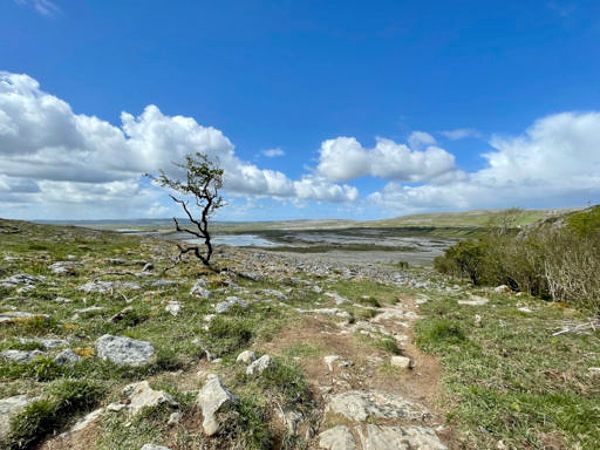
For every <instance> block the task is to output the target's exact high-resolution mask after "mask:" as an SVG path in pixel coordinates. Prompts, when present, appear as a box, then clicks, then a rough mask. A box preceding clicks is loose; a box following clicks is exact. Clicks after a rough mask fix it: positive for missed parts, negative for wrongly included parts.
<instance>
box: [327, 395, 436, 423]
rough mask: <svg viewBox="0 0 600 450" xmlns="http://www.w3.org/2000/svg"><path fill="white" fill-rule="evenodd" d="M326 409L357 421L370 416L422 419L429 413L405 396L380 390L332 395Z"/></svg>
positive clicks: (364, 419)
mask: <svg viewBox="0 0 600 450" xmlns="http://www.w3.org/2000/svg"><path fill="white" fill-rule="evenodd" d="M326 411H327V412H331V413H334V414H339V415H342V416H344V417H346V418H347V419H350V420H353V421H355V422H364V421H366V420H367V419H368V418H370V417H373V418H378V419H414V420H417V419H421V418H422V417H423V416H424V415H426V414H427V411H426V410H424V409H423V408H422V407H420V406H419V405H416V404H415V403H412V402H410V401H408V400H405V399H404V398H402V397H400V396H398V395H395V394H391V393H384V392H380V391H359V390H355V391H347V392H342V393H340V394H336V395H333V396H331V398H330V399H329V402H328V403H327V406H326Z"/></svg>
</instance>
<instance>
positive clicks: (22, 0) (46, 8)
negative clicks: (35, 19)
mask: <svg viewBox="0 0 600 450" xmlns="http://www.w3.org/2000/svg"><path fill="white" fill-rule="evenodd" d="M15 2H16V3H17V4H18V5H26V6H29V7H31V8H33V9H34V10H35V11H36V12H37V13H39V14H41V15H43V16H54V15H55V14H58V13H59V12H60V8H59V7H58V6H56V5H55V4H54V3H53V2H51V1H50V0H15Z"/></svg>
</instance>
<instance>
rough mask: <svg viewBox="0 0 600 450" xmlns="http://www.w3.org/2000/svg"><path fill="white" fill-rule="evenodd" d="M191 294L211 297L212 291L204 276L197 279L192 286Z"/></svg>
mask: <svg viewBox="0 0 600 450" xmlns="http://www.w3.org/2000/svg"><path fill="white" fill-rule="evenodd" d="M190 295H193V296H194V297H200V298H209V297H210V291H209V290H208V289H207V287H206V281H205V280H203V279H202V278H200V279H199V280H197V281H196V282H195V283H194V285H193V286H192V289H190Z"/></svg>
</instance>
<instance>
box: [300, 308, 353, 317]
mask: <svg viewBox="0 0 600 450" xmlns="http://www.w3.org/2000/svg"><path fill="white" fill-rule="evenodd" d="M296 311H298V312H299V313H300V314H320V315H324V316H335V317H341V318H342V319H350V318H351V317H352V315H351V314H350V313H349V312H348V311H343V310H341V309H339V308H315V309H302V308H297V309H296Z"/></svg>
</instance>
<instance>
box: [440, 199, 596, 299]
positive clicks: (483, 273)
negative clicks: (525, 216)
mask: <svg viewBox="0 0 600 450" xmlns="http://www.w3.org/2000/svg"><path fill="white" fill-rule="evenodd" d="M434 266H435V268H436V269H437V270H438V271H440V272H442V273H446V274H450V275H454V276H458V277H464V278H468V279H470V280H471V282H472V283H473V284H475V285H492V286H494V285H499V284H506V285H508V286H510V287H511V288H512V289H513V290H515V291H523V292H527V293H529V294H531V295H536V296H539V297H542V298H548V299H552V300H560V301H566V302H575V303H577V304H578V305H581V306H584V307H586V308H592V309H594V310H600V277H599V276H598V273H600V207H595V208H591V209H589V210H586V211H582V212H578V213H575V214H573V215H571V216H568V217H567V218H566V219H565V220H564V221H559V222H556V221H555V222H554V223H550V222H547V223H542V224H540V225H538V226H536V227H532V228H531V229H528V230H526V231H525V232H522V233H520V234H519V235H513V234H511V233H498V232H497V229H494V230H492V231H491V232H490V233H489V234H488V235H487V236H484V237H482V238H480V239H477V240H474V239H471V240H466V241H461V242H459V243H457V244H456V245H454V246H452V247H450V248H449V249H448V250H447V251H446V253H445V254H444V255H443V256H440V257H438V258H436V260H435V261H434Z"/></svg>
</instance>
